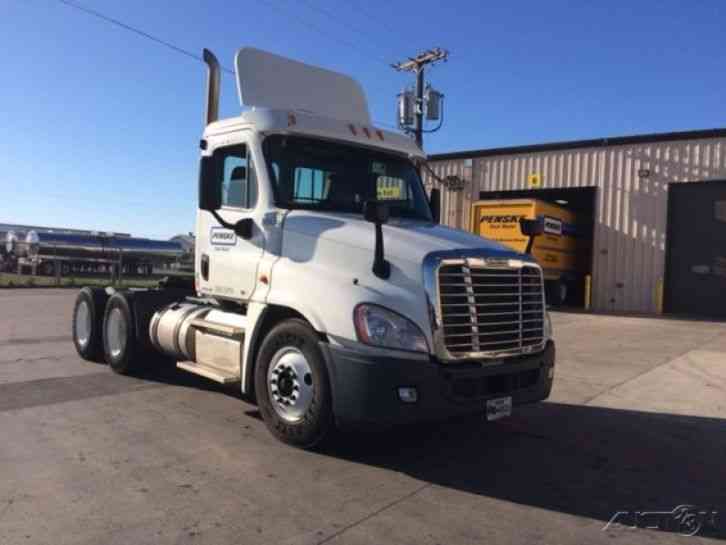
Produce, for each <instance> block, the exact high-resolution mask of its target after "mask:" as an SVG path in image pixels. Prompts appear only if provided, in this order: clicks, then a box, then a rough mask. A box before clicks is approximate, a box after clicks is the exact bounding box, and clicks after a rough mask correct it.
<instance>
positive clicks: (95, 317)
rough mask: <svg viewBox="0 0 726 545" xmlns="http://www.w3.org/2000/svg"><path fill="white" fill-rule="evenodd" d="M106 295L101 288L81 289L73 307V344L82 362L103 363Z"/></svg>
mask: <svg viewBox="0 0 726 545" xmlns="http://www.w3.org/2000/svg"><path fill="white" fill-rule="evenodd" d="M106 301H108V295H106V292H105V290H103V289H101V288H87V287H86V288H83V289H81V291H79V292H78V295H77V296H76V304H75V305H74V306H73V326H72V327H73V344H74V345H75V346H76V352H78V355H79V356H81V358H83V359H84V360H87V361H95V362H98V363H100V362H102V361H103V333H102V329H103V315H104V310H105V308H106Z"/></svg>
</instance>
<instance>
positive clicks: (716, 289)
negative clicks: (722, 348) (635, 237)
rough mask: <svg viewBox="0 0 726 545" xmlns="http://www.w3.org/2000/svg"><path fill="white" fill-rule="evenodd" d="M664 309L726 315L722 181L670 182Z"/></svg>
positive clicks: (725, 184)
mask: <svg viewBox="0 0 726 545" xmlns="http://www.w3.org/2000/svg"><path fill="white" fill-rule="evenodd" d="M667 240H668V247H667V252H666V275H665V293H664V295H665V297H664V307H665V309H664V310H665V311H666V312H669V313H673V314H687V315H691V316H707V317H711V318H726V181H713V182H690V183H677V184H670V185H669V187H668V233H667Z"/></svg>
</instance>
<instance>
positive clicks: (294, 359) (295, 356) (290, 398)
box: [267, 346, 315, 423]
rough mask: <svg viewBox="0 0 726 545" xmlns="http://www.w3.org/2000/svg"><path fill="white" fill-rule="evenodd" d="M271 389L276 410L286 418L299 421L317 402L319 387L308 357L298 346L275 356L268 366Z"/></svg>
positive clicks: (286, 419) (269, 392)
mask: <svg viewBox="0 0 726 545" xmlns="http://www.w3.org/2000/svg"><path fill="white" fill-rule="evenodd" d="M267 393H268V395H269V397H270V402H271V403H272V407H273V408H274V409H275V412H276V413H277V414H278V416H279V417H280V418H282V419H283V420H285V421H286V422H291V423H294V422H299V421H300V420H302V419H303V417H304V416H305V413H307V411H308V409H309V408H310V405H312V402H313V395H314V393H315V387H314V384H313V373H312V369H311V368H310V364H309V363H308V360H307V359H306V358H305V355H304V354H303V353H302V352H301V351H300V349H298V348H296V347H294V346H286V347H284V348H281V349H280V350H278V351H277V352H275V355H274V356H272V361H271V362H270V367H269V368H268V370H267Z"/></svg>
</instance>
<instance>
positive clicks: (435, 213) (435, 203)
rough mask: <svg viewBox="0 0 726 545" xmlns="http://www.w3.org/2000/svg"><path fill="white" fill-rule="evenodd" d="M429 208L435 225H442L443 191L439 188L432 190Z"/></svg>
mask: <svg viewBox="0 0 726 545" xmlns="http://www.w3.org/2000/svg"><path fill="white" fill-rule="evenodd" d="M429 207H430V208H431V216H432V218H433V220H434V223H441V190H440V189H439V188H438V187H434V188H432V189H431V195H430V196H429Z"/></svg>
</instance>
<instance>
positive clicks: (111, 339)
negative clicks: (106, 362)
mask: <svg viewBox="0 0 726 545" xmlns="http://www.w3.org/2000/svg"><path fill="white" fill-rule="evenodd" d="M106 340H107V342H108V349H109V351H110V352H111V356H113V357H114V358H117V357H119V356H120V355H121V354H122V353H123V351H124V349H125V348H126V320H124V316H123V314H122V313H121V310H120V309H118V308H114V309H112V310H111V312H110V313H109V314H108V319H107V320H106Z"/></svg>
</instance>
